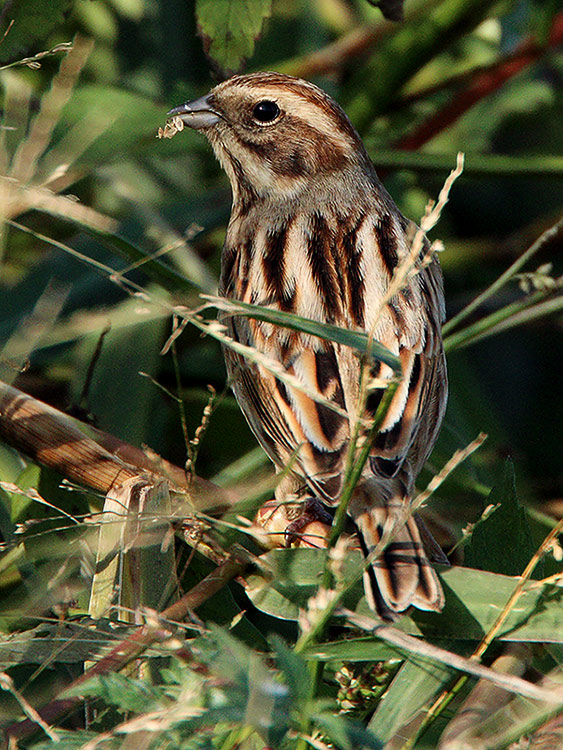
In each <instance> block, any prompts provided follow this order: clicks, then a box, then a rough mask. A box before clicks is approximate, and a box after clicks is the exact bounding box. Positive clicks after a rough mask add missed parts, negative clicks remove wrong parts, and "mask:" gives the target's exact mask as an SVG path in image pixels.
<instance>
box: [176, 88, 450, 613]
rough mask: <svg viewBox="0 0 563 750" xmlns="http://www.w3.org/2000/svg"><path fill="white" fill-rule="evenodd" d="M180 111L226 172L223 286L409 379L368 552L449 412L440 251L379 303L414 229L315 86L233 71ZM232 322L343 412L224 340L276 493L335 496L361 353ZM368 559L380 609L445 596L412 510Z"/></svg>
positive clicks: (359, 507)
mask: <svg viewBox="0 0 563 750" xmlns="http://www.w3.org/2000/svg"><path fill="white" fill-rule="evenodd" d="M257 107H258V108H257ZM276 111H277V112H278V114H276ZM172 114H174V115H179V116H181V118H182V120H183V121H184V122H185V124H187V125H191V126H192V127H196V128H198V129H201V130H202V131H203V132H204V133H205V135H206V136H207V138H208V139H209V141H210V143H211V145H212V146H213V149H214V151H215V153H216V155H217V157H218V159H219V160H220V162H221V164H222V166H223V168H224V169H225V171H226V172H227V174H228V176H229V178H230V181H231V185H232V190H233V205H232V211H231V219H230V222H229V226H228V230H227V236H226V239H225V246H224V251H223V264H222V275H221V293H222V294H223V295H225V296H226V297H232V298H234V299H238V300H243V301H245V302H251V303H255V304H259V305H268V306H272V307H275V308H279V309H281V310H285V311H289V312H294V313H297V314H298V315H302V316H304V317H307V318H312V319H315V320H320V321H323V322H328V323H334V324H336V325H338V326H342V327H345V328H356V329H359V330H363V331H367V332H368V333H371V334H372V335H373V336H374V338H375V339H376V340H378V341H380V342H381V343H382V344H383V345H384V346H386V347H387V348H388V349H389V350H390V351H392V352H394V353H395V354H396V355H397V356H398V357H399V358H400V360H401V364H402V368H403V379H402V381H401V384H400V386H399V388H398V390H397V392H396V394H395V396H394V398H393V401H392V404H391V408H390V409H389V411H388V413H387V416H386V418H385V421H384V423H383V426H382V430H381V432H380V434H379V435H378V437H377V438H376V439H375V441H374V443H373V449H372V451H371V456H370V460H369V462H368V465H367V466H366V469H365V471H364V475H363V477H362V479H361V481H360V483H359V484H358V487H357V488H356V491H355V494H354V497H353V498H352V501H351V504H350V514H351V515H352V517H353V518H354V520H355V522H356V524H357V526H358V528H359V531H360V535H361V537H362V539H363V546H364V549H365V551H366V552H369V550H371V549H373V547H374V546H375V545H376V544H377V542H378V540H379V538H380V536H381V533H382V530H383V527H384V525H385V523H386V520H387V519H389V518H391V519H393V518H395V517H396V516H398V515H400V514H401V512H402V510H403V509H404V506H405V504H408V502H409V500H410V499H411V498H412V493H413V489H414V481H415V478H416V476H417V475H418V473H419V472H420V470H421V468H422V466H423V464H424V462H425V460H426V458H427V457H428V454H429V452H430V451H431V449H432V447H433V445H434V443H435V441H436V438H437V435H438V431H439V428H440V423H441V421H442V416H443V411H444V407H445V402H446V395H447V378H446V367H445V359H444V352H443V347H442V340H441V333H440V330H441V323H442V319H443V315H444V299H443V288H442V277H441V272H440V269H439V265H438V261H437V259H435V258H434V259H432V261H431V262H430V263H429V264H427V265H423V264H422V263H419V264H418V265H419V268H418V273H416V274H414V275H413V276H412V277H411V278H410V280H409V282H408V283H407V285H406V286H404V287H403V289H402V290H401V291H400V292H399V293H398V294H396V295H395V297H394V298H393V299H392V300H391V301H390V302H389V303H388V304H386V305H385V306H384V307H383V309H381V305H380V303H381V300H382V298H383V297H384V295H385V293H386V290H387V288H388V286H389V283H390V280H391V277H392V275H393V272H394V270H395V268H396V267H397V265H398V264H399V263H400V262H401V260H402V259H403V258H404V257H405V256H406V255H407V254H408V252H409V250H410V247H411V240H412V236H413V234H414V229H415V227H414V225H413V224H412V223H411V222H409V221H408V220H407V219H405V218H404V217H403V216H402V215H401V213H400V212H399V210H398V209H397V207H396V206H395V204H394V203H393V200H392V199H391V198H390V196H389V195H388V193H387V192H386V191H385V189H384V188H383V186H382V185H381V183H380V182H379V180H378V178H377V176H376V173H375V170H374V167H373V164H372V163H371V161H370V159H369V157H368V155H367V153H366V151H365V148H364V146H363V144H362V142H361V139H360V137H359V136H358V134H357V133H356V131H355V130H354V128H353V127H352V125H351V124H350V121H349V120H348V118H347V116H346V115H345V113H344V112H343V110H342V109H341V108H340V107H339V106H338V105H337V104H336V103H335V102H334V101H333V100H332V99H331V98H330V97H329V96H328V95H327V94H325V93H324V92H323V91H321V90H320V89H319V88H317V87H316V86H314V85H313V84H311V83H307V82H305V81H301V80H299V79H295V78H291V77H288V76H284V75H281V74H277V73H255V74H250V75H243V76H235V77H234V78H231V79H229V80H228V81H225V82H224V83H221V84H219V85H218V86H217V87H215V88H214V89H213V90H212V91H211V93H210V94H209V95H208V96H207V97H204V98H202V99H200V100H198V101H197V102H192V103H191V104H187V105H183V106H182V107H178V108H177V109H176V110H173V113H172ZM272 115H273V116H272ZM271 116H272V117H271ZM268 117H270V119H266V120H263V119H262V118H268ZM226 323H227V324H228V326H229V330H230V335H231V336H232V337H233V338H234V339H236V340H237V341H240V342H241V343H244V344H247V345H250V346H253V347H256V348H257V349H259V350H261V351H263V352H265V353H266V354H268V355H269V357H271V358H273V359H274V360H276V361H278V362H280V363H282V364H283V366H284V368H285V369H286V370H287V371H288V372H289V373H291V374H293V375H295V376H296V377H298V378H299V379H300V380H301V381H302V382H304V383H306V384H307V385H308V386H309V387H312V388H314V389H315V390H316V391H318V392H319V393H320V394H322V395H323V396H324V397H325V398H327V399H329V400H330V401H331V402H332V403H334V404H336V405H337V406H338V407H340V410H341V411H340V412H335V411H333V410H332V409H329V408H328V407H327V406H324V405H323V404H319V403H318V402H316V401H315V400H313V399H311V398H310V397H308V396H307V395H305V394H304V393H303V392H302V391H300V390H299V389H297V388H294V387H292V386H290V385H287V384H284V383H282V382H281V381H280V380H279V379H277V378H276V377H275V376H274V375H273V374H271V373H270V372H269V371H267V370H266V369H265V368H262V367H260V366H259V365H256V364H250V363H249V362H247V361H245V360H244V358H243V357H241V356H240V355H238V354H236V353H234V352H233V351H231V350H229V349H227V350H226V351H225V358H226V362H227V367H228V371H229V374H230V376H231V378H232V385H233V390H234V392H235V395H236V397H237V400H238V402H239V404H240V406H241V408H242V409H243V411H244V413H245V415H246V418H247V420H248V422H249V424H250V426H251V427H252V429H253V431H254V433H255V434H256V436H257V438H258V440H259V441H260V443H261V444H262V445H263V447H264V449H265V450H266V452H267V453H268V455H269V456H270V458H271V459H272V461H273V462H274V464H275V465H276V467H277V469H278V470H280V471H281V470H283V469H284V468H285V467H286V466H287V465H288V464H289V463H290V462H291V461H293V463H292V472H291V475H290V478H289V479H287V478H286V479H285V480H284V481H283V482H281V483H280V486H279V488H278V492H277V494H276V496H277V497H278V499H280V500H281V501H285V500H291V499H296V498H300V499H303V498H306V497H316V498H318V499H320V500H322V502H324V503H326V504H327V505H334V504H336V503H338V499H339V495H340V492H341V488H342V478H343V472H344V461H345V458H346V451H347V447H348V442H349V437H350V425H351V424H353V423H354V421H355V420H356V418H357V417H358V416H359V415H358V404H359V398H360V385H359V384H360V374H361V367H362V364H361V361H360V359H359V357H358V356H357V355H356V354H355V353H354V352H353V351H352V350H351V349H349V348H348V347H343V346H339V345H337V344H333V343H330V342H326V341H322V340H320V339H318V338H315V337H311V336H308V335H305V334H300V333H296V332H294V331H290V330H287V329H282V328H279V327H274V326H272V325H270V324H267V323H262V322H259V321H255V320H251V319H248V318H242V317H229V318H227V319H226ZM371 374H372V375H373V376H374V377H379V378H386V377H390V375H391V371H390V369H389V368H388V367H387V366H386V365H381V366H379V367H378V368H376V371H374V372H372V373H371ZM382 393H383V391H382V389H379V390H376V391H373V392H372V393H371V395H370V396H369V398H368V401H367V406H366V413H365V414H362V416H370V415H373V413H374V412H375V409H376V408H377V405H378V403H379V400H380V399H381V395H382ZM342 412H345V413H346V414H347V415H349V416H348V417H346V416H344V414H343V413H342ZM373 567H374V573H375V578H376V580H377V587H376V588H374V590H373V591H372V592H371V593H372V597H373V599H374V600H375V602H374V606H378V607H379V609H380V611H381V610H385V609H386V608H388V609H389V610H391V612H401V611H403V610H404V609H406V608H407V607H408V606H409V605H410V604H414V606H417V607H419V608H422V609H433V610H439V609H441V607H442V606H443V594H442V589H441V587H440V584H439V582H438V579H437V577H436V575H435V573H434V571H433V570H432V568H431V567H430V565H429V563H428V560H427V558H426V555H425V553H424V550H423V548H422V543H421V541H420V535H419V532H418V528H417V524H416V522H415V520H414V519H413V518H410V519H409V521H408V522H407V523H406V524H405V525H404V526H403V527H402V528H398V529H397V530H396V531H395V533H394V540H393V542H392V543H391V544H390V545H389V546H388V547H387V549H386V551H385V553H384V555H383V556H382V557H381V558H380V559H379V560H377V561H376V562H375V564H374V566H373ZM368 591H369V587H368Z"/></svg>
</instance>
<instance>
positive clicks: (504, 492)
mask: <svg viewBox="0 0 563 750" xmlns="http://www.w3.org/2000/svg"><path fill="white" fill-rule="evenodd" d="M497 504H498V505H499V507H498V508H497V509H496V510H495V511H494V512H493V513H491V515H490V516H489V517H488V518H486V519H485V520H484V521H482V522H481V523H479V524H478V525H477V526H476V528H475V530H474V532H473V535H472V536H471V540H470V542H469V544H468V545H467V546H466V548H465V562H466V564H467V565H468V566H469V567H472V568H479V569H480V570H489V571H491V572H492V573H502V574H503V575H508V576H510V575H513V576H516V575H520V574H521V573H522V571H523V570H524V568H525V567H526V565H527V564H528V562H529V561H530V559H531V557H532V555H533V554H534V551H535V548H534V545H533V542H532V535H531V533H530V527H529V525H528V520H527V518H526V512H525V510H524V508H522V506H521V505H520V503H519V502H518V497H517V496H516V486H515V481H514V467H513V465H512V462H511V461H510V460H508V461H507V462H506V464H505V466H504V474H503V477H502V479H501V481H500V482H499V483H498V484H497V485H495V486H494V487H493V489H492V490H491V493H490V495H489V497H488V498H487V501H486V504H485V507H486V506H488V505H497Z"/></svg>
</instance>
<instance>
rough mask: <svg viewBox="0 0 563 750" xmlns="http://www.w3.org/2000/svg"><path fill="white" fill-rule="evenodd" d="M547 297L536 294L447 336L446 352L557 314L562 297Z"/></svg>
mask: <svg viewBox="0 0 563 750" xmlns="http://www.w3.org/2000/svg"><path fill="white" fill-rule="evenodd" d="M545 297H546V292H544V291H543V290H541V291H538V292H535V294H531V295H530V296H529V297H528V298H526V299H524V300H519V301H518V302H513V303H512V304H511V305H506V307H503V308H501V309H500V310H497V311H495V312H494V313H491V314H490V315H488V316H487V317H486V318H483V319H482V320H478V321H477V322H476V323H473V324H472V325H470V326H468V327H467V328H464V329H462V330H461V331H457V332H454V333H452V334H450V335H449V336H446V338H445V339H444V348H445V350H446V352H450V351H453V350H454V349H462V348H463V347H464V346H468V345H469V344H474V343H476V342H477V341H480V340H481V339H484V338H487V337H489V336H493V335H494V334H496V333H500V332H501V331H506V330H508V329H509V328H513V327H514V326H516V325H519V324H520V323H523V322H526V323H527V322H529V321H530V320H533V319H534V318H539V317H543V316H544V315H547V314H548V313H553V312H557V311H558V310H560V309H561V308H562V307H563V298H562V297H561V296H551V297H550V299H547V300H546V299H545Z"/></svg>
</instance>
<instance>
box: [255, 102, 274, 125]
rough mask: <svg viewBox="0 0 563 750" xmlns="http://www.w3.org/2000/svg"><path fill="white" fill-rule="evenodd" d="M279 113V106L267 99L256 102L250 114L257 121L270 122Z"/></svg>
mask: <svg viewBox="0 0 563 750" xmlns="http://www.w3.org/2000/svg"><path fill="white" fill-rule="evenodd" d="M279 113H280V108H279V107H278V105H277V104H276V103H275V102H271V101H268V100H267V99H266V100H265V101H263V102H258V104H257V105H256V106H255V107H254V109H253V110H252V115H253V117H254V119H255V120H258V122H272V121H273V120H275V119H276V117H277V116H278V115H279Z"/></svg>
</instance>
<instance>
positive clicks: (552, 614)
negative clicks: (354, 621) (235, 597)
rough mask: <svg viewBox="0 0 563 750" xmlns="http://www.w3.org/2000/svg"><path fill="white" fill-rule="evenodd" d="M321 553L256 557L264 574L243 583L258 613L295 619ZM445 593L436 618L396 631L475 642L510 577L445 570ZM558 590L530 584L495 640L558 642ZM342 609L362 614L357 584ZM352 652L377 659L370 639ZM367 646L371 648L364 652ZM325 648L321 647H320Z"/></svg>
mask: <svg viewBox="0 0 563 750" xmlns="http://www.w3.org/2000/svg"><path fill="white" fill-rule="evenodd" d="M325 557H326V552H325V551H324V550H313V549H277V550H272V551H271V552H267V553H266V554H264V555H262V556H261V557H260V561H261V562H262V563H263V569H264V571H265V572H264V573H260V572H256V573H254V574H252V575H250V576H248V578H247V594H248V596H249V597H250V599H251V600H252V602H253V603H254V605H255V606H256V607H258V609H260V610H262V611H263V612H266V613H268V614H270V615H273V616H274V617H279V618H281V619H288V620H296V619H297V617H298V615H299V609H300V608H303V607H305V606H306V604H307V601H308V599H309V598H310V597H311V596H312V595H313V594H314V593H315V592H316V590H317V587H318V585H319V582H320V580H321V576H322V572H323V570H324V564H325ZM361 562H362V557H361V556H360V553H359V552H358V553H352V554H349V555H348V556H347V559H346V561H345V565H344V576H345V577H346V578H347V577H348V576H349V575H350V574H352V573H353V571H354V570H355V569H357V566H358V565H361ZM439 576H440V580H441V581H442V585H443V586H444V590H445V594H446V606H445V607H444V610H443V611H442V612H441V613H440V614H435V613H430V612H422V611H418V610H415V611H413V613H412V615H411V616H403V617H402V618H401V619H400V620H399V621H398V623H397V627H398V628H400V629H401V630H403V631H404V632H407V633H410V634H412V635H423V636H424V637H425V638H427V639H429V640H432V639H434V640H437V641H443V640H444V639H445V640H455V641H459V640H474V641H478V640H481V638H482V637H483V635H484V634H485V633H486V632H487V631H488V630H489V629H490V628H491V627H492V625H493V624H494V623H495V621H496V619H497V617H498V614H499V612H500V611H501V610H502V609H503V607H504V606H505V605H506V603H507V601H508V599H509V598H510V596H511V594H512V592H513V591H514V588H515V586H516V585H517V583H518V580H517V579H516V578H512V577H509V576H504V575H499V574H497V573H489V572H486V571H482V570H473V569H471V568H462V567H451V568H442V569H441V570H439ZM562 595H563V592H562V591H561V588H560V587H558V586H554V585H546V586H544V587H541V586H537V584H535V582H534V583H530V584H529V585H528V586H527V587H526V588H525V590H524V593H523V594H522V596H521V597H520V598H519V600H518V603H517V605H516V606H515V607H514V608H513V609H512V610H511V612H510V613H509V615H508V617H507V619H506V621H505V623H504V625H503V627H502V629H501V631H500V633H499V637H500V638H501V639H504V640H511V641H525V640H529V641H544V642H548V643H561V642H563V632H562V631H561V627H560V619H561V597H562ZM343 606H344V607H347V608H348V609H357V610H358V611H359V612H362V613H364V612H366V611H367V604H366V601H365V598H364V597H363V589H362V585H361V583H358V584H357V585H356V586H354V587H352V588H351V590H350V591H348V593H347V594H346V597H345V600H344V604H343ZM352 642H353V641H347V642H346V644H342V648H343V651H342V653H341V654H340V653H339V652H338V650H337V649H338V647H334V648H335V649H336V651H332V652H331V654H330V657H329V658H337V655H338V658H347V657H345V656H344V654H345V650H346V649H349V648H351V643H352ZM358 643H361V644H362V645H361V646H360V647H359V649H358V656H357V657H356V658H358V660H360V659H361V655H360V654H361V652H362V650H363V653H364V654H365V659H364V660H368V661H369V660H372V659H379V658H381V645H380V642H379V641H378V640H376V639H369V638H368V639H359V640H358ZM370 643H371V644H377V645H376V646H374V651H373V653H371V652H370V650H369V649H370V648H371V646H370ZM325 645H326V644H325ZM325 645H321V646H319V647H318V651H317V650H313V651H312V652H311V658H322V656H321V655H322V653H323V649H324V648H325Z"/></svg>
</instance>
